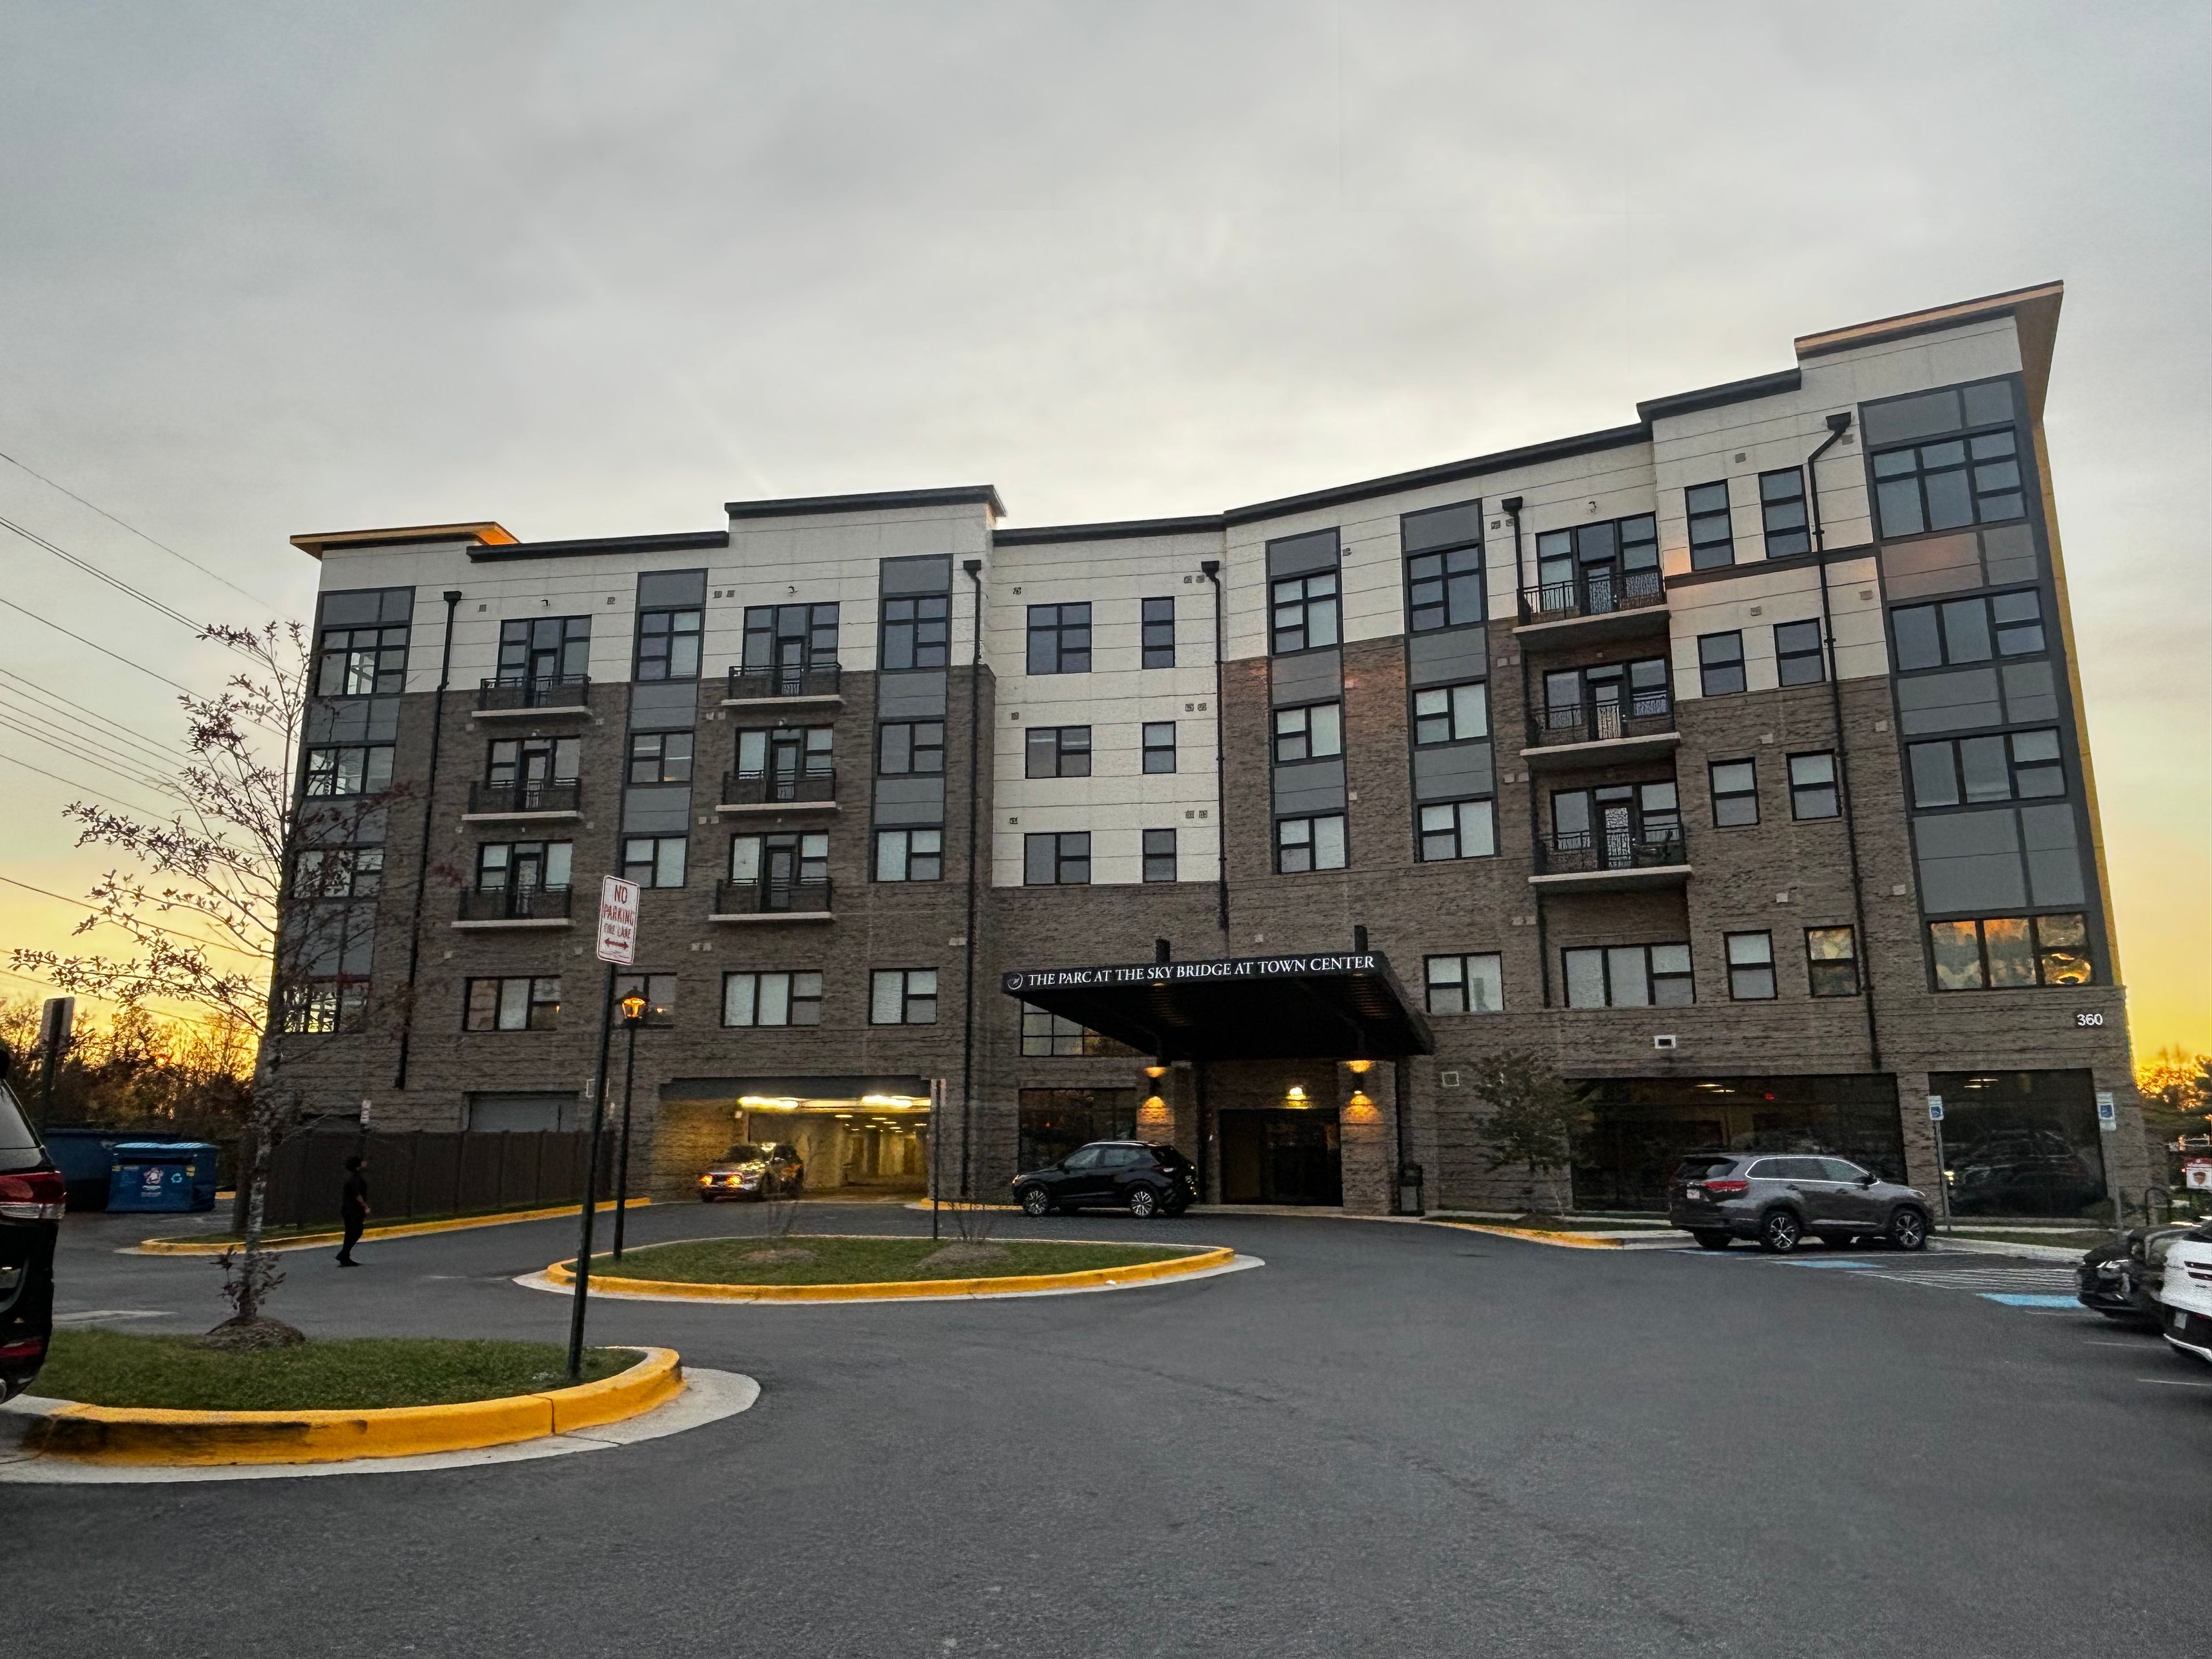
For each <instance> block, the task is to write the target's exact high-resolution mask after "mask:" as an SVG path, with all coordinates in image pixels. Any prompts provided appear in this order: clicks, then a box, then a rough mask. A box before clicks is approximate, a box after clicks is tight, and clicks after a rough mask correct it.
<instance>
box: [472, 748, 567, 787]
mask: <svg viewBox="0 0 2212 1659" xmlns="http://www.w3.org/2000/svg"><path fill="white" fill-rule="evenodd" d="M582 753H583V745H582V744H581V743H580V741H579V740H578V739H577V738H494V739H493V740H492V744H491V751H490V755H489V758H488V761H487V763H486V765H485V768H484V781H485V782H487V783H494V784H515V783H574V782H575V781H576V776H577V771H578V767H579V765H580V759H581V756H582Z"/></svg>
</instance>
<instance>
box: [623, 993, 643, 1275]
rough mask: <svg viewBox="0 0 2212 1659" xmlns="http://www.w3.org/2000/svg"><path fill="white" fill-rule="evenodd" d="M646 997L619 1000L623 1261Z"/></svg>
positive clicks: (627, 997) (630, 996)
mask: <svg viewBox="0 0 2212 1659" xmlns="http://www.w3.org/2000/svg"><path fill="white" fill-rule="evenodd" d="M646 1008H647V1002H646V1000H645V998H643V997H641V996H640V995H639V994H637V993H636V992H635V991H632V992H631V993H630V994H629V995H628V996H626V997H624V998H623V1000H622V1022H623V1031H625V1032H626V1033H627V1034H628V1035H627V1036H626V1037H625V1038H624V1052H623V1119H622V1139H621V1140H620V1142H619V1143H618V1144H617V1150H616V1152H615V1260H616V1261H621V1260H622V1253H623V1221H624V1219H625V1218H627V1217H628V1216H629V1093H630V1085H631V1084H632V1083H634V1082H635V1081H636V1079H637V1028H638V1027H639V1026H641V1025H642V1024H645V1011H646Z"/></svg>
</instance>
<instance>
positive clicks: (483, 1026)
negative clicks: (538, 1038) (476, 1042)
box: [462, 975, 561, 1031]
mask: <svg viewBox="0 0 2212 1659" xmlns="http://www.w3.org/2000/svg"><path fill="white" fill-rule="evenodd" d="M466 1008H467V1012H466V1015H465V1018H464V1019H463V1022H462V1029H463V1030H470V1031H557V1030H560V1029H561V980H560V976H559V975H554V976H552V977H550V978H544V979H472V980H471V981H469V984H468V1002H467V1005H466Z"/></svg>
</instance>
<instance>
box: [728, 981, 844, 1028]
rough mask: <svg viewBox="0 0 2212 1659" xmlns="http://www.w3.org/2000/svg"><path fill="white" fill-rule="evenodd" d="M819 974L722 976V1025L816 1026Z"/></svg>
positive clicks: (818, 1021)
mask: <svg viewBox="0 0 2212 1659" xmlns="http://www.w3.org/2000/svg"><path fill="white" fill-rule="evenodd" d="M821 1023H822V975H819V974H816V973H769V974H725V975H722V1024H725V1025H819V1024H821Z"/></svg>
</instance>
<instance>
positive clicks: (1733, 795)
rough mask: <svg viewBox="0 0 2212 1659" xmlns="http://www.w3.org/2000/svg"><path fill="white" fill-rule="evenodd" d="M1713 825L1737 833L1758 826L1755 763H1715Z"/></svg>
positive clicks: (1757, 774)
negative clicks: (1738, 830) (1753, 824)
mask: <svg viewBox="0 0 2212 1659" xmlns="http://www.w3.org/2000/svg"><path fill="white" fill-rule="evenodd" d="M1712 778H1713V822H1714V823H1717V824H1718V825H1719V826H1720V827H1721V828H1722V829H1741V828H1742V827H1743V826H1745V825H1746V824H1752V823H1758V822H1759V763H1757V762H1756V761H1747V760H1740V761H1715V762H1714V763H1713V767H1712Z"/></svg>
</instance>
